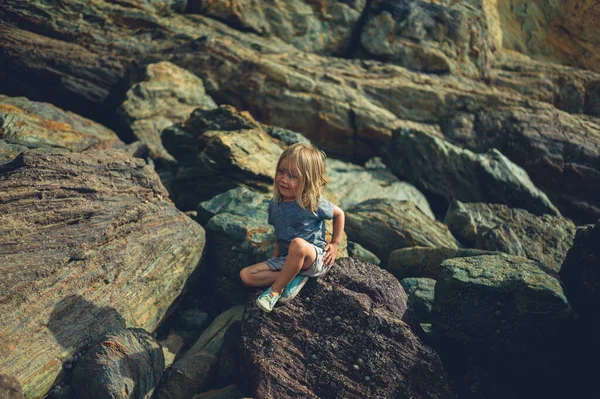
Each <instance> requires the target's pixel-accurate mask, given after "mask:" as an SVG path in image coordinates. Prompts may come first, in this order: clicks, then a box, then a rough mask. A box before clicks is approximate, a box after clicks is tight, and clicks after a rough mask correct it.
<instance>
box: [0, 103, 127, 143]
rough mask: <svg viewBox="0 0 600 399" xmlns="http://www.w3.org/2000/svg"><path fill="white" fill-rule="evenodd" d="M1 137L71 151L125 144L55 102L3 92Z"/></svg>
mask: <svg viewBox="0 0 600 399" xmlns="http://www.w3.org/2000/svg"><path fill="white" fill-rule="evenodd" d="M0 139H1V140H4V141H5V142H6V143H10V144H16V145H22V146H26V147H28V148H38V147H56V148H65V149H68V150H71V151H77V152H80V151H83V150H87V149H91V148H95V149H101V148H115V147H122V146H123V145H124V144H123V142H122V141H121V140H120V139H119V137H117V135H116V134H115V132H113V131H112V130H110V129H108V128H106V127H104V126H102V125H101V124H99V123H96V122H94V121H92V120H89V119H86V118H84V117H82V116H79V115H77V114H74V113H73V112H70V111H64V110H62V109H60V108H58V107H55V106H54V105H52V104H48V103H43V102H37V101H31V100H29V99H27V98H25V97H7V96H4V95H2V94H0Z"/></svg>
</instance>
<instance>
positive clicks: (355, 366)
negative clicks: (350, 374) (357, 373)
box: [352, 364, 360, 370]
mask: <svg viewBox="0 0 600 399" xmlns="http://www.w3.org/2000/svg"><path fill="white" fill-rule="evenodd" d="M352 368H353V369H354V370H358V369H359V368H360V367H358V364H355V365H354V366H352Z"/></svg>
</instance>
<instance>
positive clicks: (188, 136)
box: [163, 106, 284, 209]
mask: <svg viewBox="0 0 600 399" xmlns="http://www.w3.org/2000/svg"><path fill="white" fill-rule="evenodd" d="M163 136H164V139H163V142H164V144H165V147H166V148H167V150H168V151H169V152H170V153H171V154H172V155H173V156H174V157H175V159H177V162H178V165H179V169H178V170H177V174H176V176H175V179H174V180H173V182H172V184H171V188H172V190H173V192H174V199H175V203H176V204H177V205H178V206H179V207H180V208H182V209H194V208H195V207H196V206H197V205H198V203H199V202H200V201H204V200H208V199H210V198H212V197H214V196H215V195H217V194H220V193H223V192H225V191H227V190H229V189H232V188H234V187H237V186H240V185H244V184H245V185H249V186H251V187H253V188H255V189H260V190H261V191H263V192H267V191H268V190H269V188H270V186H271V184H272V181H273V173H274V171H275V167H276V166H277V160H278V159H279V156H280V155H281V152H282V151H283V148H284V147H283V145H282V144H281V143H280V142H279V141H277V140H275V139H274V138H272V137H271V136H269V135H268V134H267V133H266V132H265V131H264V130H263V129H262V127H261V126H260V124H259V123H258V122H256V121H255V120H254V118H252V116H251V115H250V114H248V113H247V112H238V111H237V110H235V109H234V108H233V107H230V106H221V107H219V108H217V109H215V110H209V111H203V110H201V109H197V110H196V111H194V112H193V114H192V115H191V116H190V118H189V120H188V121H187V122H186V123H185V124H184V125H183V126H182V127H181V128H173V129H167V130H165V131H164V132H163Z"/></svg>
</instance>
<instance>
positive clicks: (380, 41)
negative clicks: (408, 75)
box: [360, 0, 491, 77]
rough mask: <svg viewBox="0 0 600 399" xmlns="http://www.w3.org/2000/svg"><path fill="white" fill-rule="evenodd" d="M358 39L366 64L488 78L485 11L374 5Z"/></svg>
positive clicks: (411, 0)
mask: <svg viewBox="0 0 600 399" xmlns="http://www.w3.org/2000/svg"><path fill="white" fill-rule="evenodd" d="M444 3H446V4H444ZM360 39H361V45H362V49H364V51H365V52H366V53H367V54H368V55H369V56H370V58H371V57H372V58H375V59H379V60H382V61H387V62H394V63H397V64H399V65H402V66H404V67H407V68H409V69H415V70H419V71H424V72H429V73H462V74H465V75H469V76H474V77H486V76H487V75H488V73H489V71H488V70H489V68H490V62H489V59H490V55H491V54H490V49H489V46H488V43H487V27H486V24H485V20H484V16H483V11H482V10H481V9H478V8H475V7H473V6H471V5H468V4H463V2H457V1H453V2H450V1H440V2H428V1H421V0H400V1H390V0H375V1H372V2H370V7H369V9H368V14H367V17H366V22H365V26H364V27H363V29H362V31H361V32H360Z"/></svg>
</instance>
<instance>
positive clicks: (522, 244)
mask: <svg viewBox="0 0 600 399" xmlns="http://www.w3.org/2000/svg"><path fill="white" fill-rule="evenodd" d="M444 223H445V224H446V225H447V226H448V228H449V229H450V231H451V232H452V234H454V236H455V237H456V238H458V239H459V240H460V241H461V242H462V243H463V244H465V245H469V246H474V247H475V248H478V249H483V250H489V251H499V252H505V253H507V254H511V255H518V256H523V257H526V258H529V259H532V260H536V261H538V262H541V263H543V264H545V265H546V266H548V267H549V268H551V269H552V270H554V271H555V272H558V271H559V270H560V267H561V265H562V263H563V260H564V259H565V256H566V255H567V251H568V250H569V248H571V245H573V238H574V237H575V224H573V222H571V221H570V220H569V219H566V218H563V217H558V216H551V215H543V216H536V215H533V214H531V213H529V212H527V211H526V210H524V209H514V208H509V207H507V206H506V205H499V204H483V203H468V204H466V203H462V202H460V201H453V202H452V203H451V204H450V207H449V208H448V212H447V213H446V217H445V219H444Z"/></svg>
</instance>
